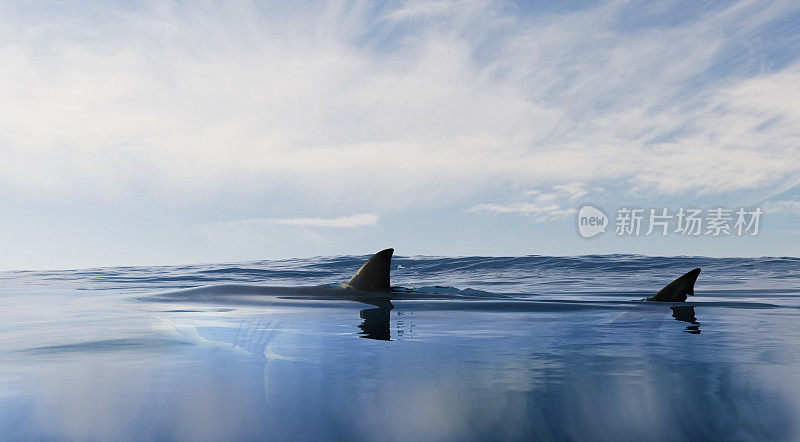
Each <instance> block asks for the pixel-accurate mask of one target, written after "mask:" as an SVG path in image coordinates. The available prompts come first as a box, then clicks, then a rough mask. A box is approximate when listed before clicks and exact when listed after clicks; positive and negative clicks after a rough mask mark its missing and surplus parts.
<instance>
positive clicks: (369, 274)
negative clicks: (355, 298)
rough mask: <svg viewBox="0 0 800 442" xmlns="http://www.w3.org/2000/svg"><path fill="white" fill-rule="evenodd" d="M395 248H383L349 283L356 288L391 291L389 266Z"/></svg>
mask: <svg viewBox="0 0 800 442" xmlns="http://www.w3.org/2000/svg"><path fill="white" fill-rule="evenodd" d="M392 253H394V249H386V250H381V251H380V252H378V253H376V254H374V255H372V258H370V259H368V260H367V262H365V263H364V265H362V266H361V268H360V269H358V271H357V272H356V274H355V275H353V277H352V278H350V281H348V282H347V285H348V286H350V287H352V288H354V289H356V290H367V291H389V290H390V289H391V287H390V285H389V267H390V266H391V264H392Z"/></svg>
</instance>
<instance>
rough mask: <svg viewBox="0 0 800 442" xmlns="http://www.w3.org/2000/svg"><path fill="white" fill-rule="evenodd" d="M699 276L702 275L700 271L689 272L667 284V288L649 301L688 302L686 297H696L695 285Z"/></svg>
mask: <svg viewBox="0 0 800 442" xmlns="http://www.w3.org/2000/svg"><path fill="white" fill-rule="evenodd" d="M698 275H700V269H694V270H692V271H690V272H687V273H686V274H685V275H683V276H681V277H680V278H678V279H676V280H674V281H672V282H670V283H669V284H667V286H666V287H664V288H663V289H661V290H660V291H659V292H658V293H656V295H655V296H653V297H652V298H647V299H648V300H649V301H661V302H684V301H686V295H692V296H694V283H695V281H697V276H698Z"/></svg>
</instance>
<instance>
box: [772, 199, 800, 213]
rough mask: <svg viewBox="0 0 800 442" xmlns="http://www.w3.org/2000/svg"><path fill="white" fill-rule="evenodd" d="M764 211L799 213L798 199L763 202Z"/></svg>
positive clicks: (799, 203)
mask: <svg viewBox="0 0 800 442" xmlns="http://www.w3.org/2000/svg"><path fill="white" fill-rule="evenodd" d="M764 212H765V213H790V214H794V215H800V201H791V200H783V201H774V202H769V203H766V204H764Z"/></svg>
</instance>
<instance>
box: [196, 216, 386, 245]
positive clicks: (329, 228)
mask: <svg viewBox="0 0 800 442" xmlns="http://www.w3.org/2000/svg"><path fill="white" fill-rule="evenodd" d="M379 219H380V218H379V217H378V216H377V215H374V214H371V213H362V214H357V215H349V216H341V217H337V218H251V219H242V220H236V221H214V222H209V223H205V224H203V225H201V226H198V227H197V228H195V233H196V234H198V235H199V236H200V237H202V238H205V239H207V240H210V241H213V242H216V243H219V244H227V245H234V246H235V245H241V244H251V245H252V243H253V242H267V243H274V242H280V241H284V240H286V239H290V240H291V241H293V242H295V243H296V242H307V243H323V242H333V241H335V240H337V239H338V238H339V233H337V231H342V230H357V229H358V228H363V227H374V226H377V224H378V220H379Z"/></svg>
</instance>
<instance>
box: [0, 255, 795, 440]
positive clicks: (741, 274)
mask: <svg viewBox="0 0 800 442" xmlns="http://www.w3.org/2000/svg"><path fill="white" fill-rule="evenodd" d="M367 258H369V255H365V256H335V257H317V258H309V259H286V260H269V261H255V262H240V263H224V264H207V265H186V266H167V267H163V266H159V267H114V268H95V269H82V270H59V271H7V272H0V318H2V319H1V320H0V439H2V440H8V441H16V440H26V441H27V440H48V441H50V440H56V441H60V440H67V441H72V440H74V441H94V440H97V441H111V440H113V441H128V440H130V441H141V440H148V441H149V440H159V441H161V440H192V441H194V440H198V441H203V440H210V441H236V440H281V441H283V440H289V441H294V440H301V441H318V440H390V441H391V440H420V441H422V440H425V441H427V440H437V441H470V440H558V441H571V440H574V441H586V440H596V441H627V440H630V441H633V440H636V441H639V440H649V441H677V440H692V441H701V440H724V441H739V440H741V441H756V440H757V441H763V440H775V441H791V440H800V259H798V258H706V257H646V256H636V255H603V256H574V257H549V256H525V257H429V256H410V257H407V256H395V257H394V259H393V260H392V285H393V286H396V287H397V293H398V294H399V296H398V297H399V298H401V299H394V300H392V301H391V302H375V303H370V304H366V303H362V302H357V301H353V300H347V299H335V298H330V297H317V296H315V295H314V292H315V290H314V289H309V290H308V293H307V295H304V296H300V297H298V296H294V297H292V296H283V295H282V293H283V290H284V289H281V288H280V287H300V286H304V287H313V286H333V285H335V284H338V283H341V282H345V281H347V280H348V279H349V278H350V276H352V274H353V273H355V271H356V270H357V269H358V267H359V266H360V265H361V264H362V263H363V262H364V261H365V260H366V259H367ZM696 267H700V268H702V273H701V274H700V277H699V279H698V281H697V284H696V286H695V296H693V297H689V299H688V302H686V303H676V304H672V303H670V304H666V303H653V302H646V301H642V299H643V298H645V297H647V296H651V295H653V294H655V293H656V292H657V291H658V290H659V289H661V288H662V287H664V286H665V285H666V284H667V283H669V282H671V281H672V280H674V279H675V278H677V277H678V276H680V275H682V274H684V273H685V272H687V271H689V270H691V269H693V268H696ZM193 287H206V288H204V289H200V290H199V291H191V290H189V291H186V289H189V288H193ZM285 290H286V292H289V289H285ZM400 295H401V296H400Z"/></svg>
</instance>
